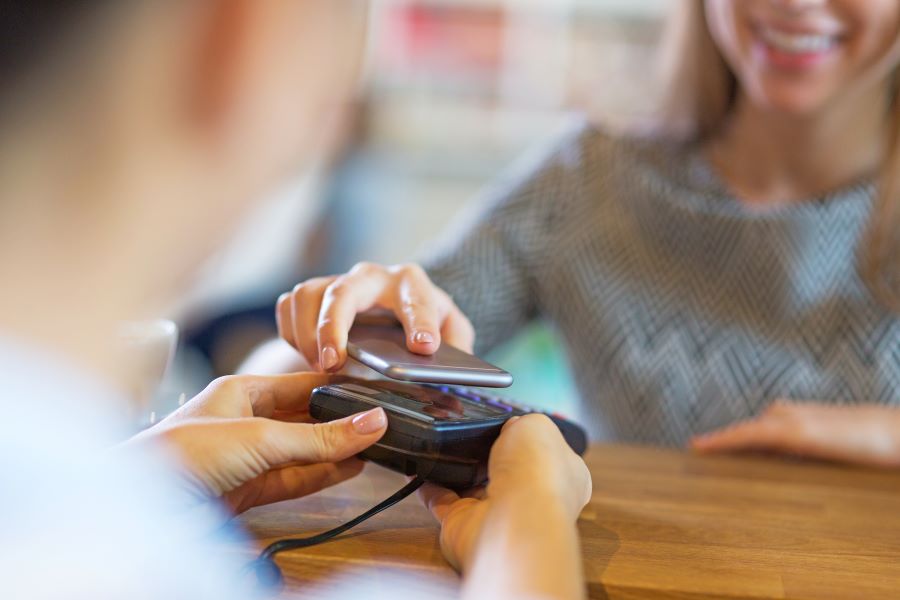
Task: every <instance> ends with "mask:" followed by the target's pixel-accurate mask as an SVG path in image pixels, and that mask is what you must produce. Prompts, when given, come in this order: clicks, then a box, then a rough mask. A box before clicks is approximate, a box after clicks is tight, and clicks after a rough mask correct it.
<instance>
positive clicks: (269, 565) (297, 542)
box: [246, 477, 425, 587]
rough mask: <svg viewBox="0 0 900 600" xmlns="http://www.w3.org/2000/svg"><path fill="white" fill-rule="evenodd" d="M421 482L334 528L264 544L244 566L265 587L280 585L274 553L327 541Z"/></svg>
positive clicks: (407, 494) (408, 486) (405, 488)
mask: <svg viewBox="0 0 900 600" xmlns="http://www.w3.org/2000/svg"><path fill="white" fill-rule="evenodd" d="M423 483H425V480H424V479H422V478H421V477H416V478H415V479H413V480H412V481H410V482H409V483H407V484H406V485H405V486H403V487H402V488H401V489H400V490H399V491H398V492H397V493H396V494H394V495H392V496H391V497H390V498H387V499H386V500H384V501H383V502H381V503H379V504H376V505H375V506H373V507H372V508H370V509H369V510H367V511H366V512H364V513H363V514H361V515H359V516H358V517H356V518H354V519H351V520H350V521H347V522H346V523H344V524H343V525H339V526H338V527H335V528H334V529H329V530H328V531H323V532H322V533H319V534H316V535H313V536H310V537H305V538H288V539H284V540H278V541H277V542H273V543H271V544H269V545H268V546H266V547H265V549H264V550H263V551H262V552H260V554H259V557H258V558H257V559H256V560H254V561H253V562H251V563H250V564H248V565H247V567H246V568H247V569H249V570H252V571H253V572H255V573H256V578H257V580H258V581H259V583H260V584H261V585H263V586H265V587H274V586H277V585H280V584H281V582H282V575H281V569H279V568H278V565H277V564H275V560H274V556H275V555H276V554H278V553H279V552H285V551H286V550H296V549H297V548H308V547H310V546H316V545H318V544H322V543H324V542H327V541H328V540H330V539H333V538H335V537H337V536H339V535H340V534H342V533H344V532H345V531H347V530H348V529H352V528H354V527H356V526H357V525H359V524H360V523H362V522H363V521H365V520H367V519H370V518H371V517H374V516H375V515H377V514H378V513H380V512H381V511H383V510H386V509H388V508H390V507H392V506H393V505H395V504H397V503H398V502H400V501H401V500H403V499H404V498H406V497H407V496H409V495H410V494H412V493H413V492H415V491H416V490H417V489H419V488H420V487H422V484H423Z"/></svg>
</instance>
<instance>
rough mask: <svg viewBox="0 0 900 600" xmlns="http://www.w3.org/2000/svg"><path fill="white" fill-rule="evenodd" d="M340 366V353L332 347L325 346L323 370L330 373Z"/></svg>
mask: <svg viewBox="0 0 900 600" xmlns="http://www.w3.org/2000/svg"><path fill="white" fill-rule="evenodd" d="M337 364H338V353H337V350H335V349H334V348H333V347H332V346H325V348H324V349H323V350H322V368H323V369H325V370H326V371H330V370H331V369H333V368H335V367H336V366H337Z"/></svg>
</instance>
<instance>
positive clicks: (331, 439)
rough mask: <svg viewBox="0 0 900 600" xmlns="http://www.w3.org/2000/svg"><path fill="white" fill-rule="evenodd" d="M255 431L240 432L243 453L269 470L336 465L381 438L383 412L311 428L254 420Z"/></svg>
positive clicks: (376, 409)
mask: <svg viewBox="0 0 900 600" xmlns="http://www.w3.org/2000/svg"><path fill="white" fill-rule="evenodd" d="M254 421H255V422H256V423H255V430H251V431H246V432H244V434H245V437H244V441H245V444H246V445H247V446H248V448H247V450H248V451H249V452H252V453H253V454H254V455H255V456H258V457H260V458H262V459H263V460H264V461H265V462H266V464H268V465H269V467H272V466H275V465H281V464H285V463H289V462H297V463H301V464H313V463H323V462H337V461H341V460H344V459H346V458H350V457H351V456H354V455H356V454H358V453H360V452H362V451H363V450H365V449H366V448H368V447H369V446H371V445H372V444H374V443H375V442H377V441H378V440H379V439H380V438H381V436H383V435H384V432H385V430H386V429H387V416H386V415H385V413H384V409H382V408H380V407H379V408H375V409H372V410H370V411H367V412H364V413H359V414H357V415H351V416H349V417H345V418H343V419H338V420H335V421H330V422H328V423H316V424H313V425H309V424H304V423H285V422H282V421H273V420H270V419H254Z"/></svg>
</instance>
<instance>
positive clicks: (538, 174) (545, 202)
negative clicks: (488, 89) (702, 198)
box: [488, 119, 692, 220]
mask: <svg viewBox="0 0 900 600" xmlns="http://www.w3.org/2000/svg"><path fill="white" fill-rule="evenodd" d="M691 154H692V148H691V147H690V146H689V145H687V144H685V143H683V142H679V141H677V140H672V139H668V138H664V137H661V136H658V135H656V134H654V133H653V132H651V131H647V132H643V131H620V130H616V129H613V128H610V127H607V126H604V125H602V124H597V123H592V122H588V121H586V120H583V119H580V120H574V121H571V122H570V123H568V124H567V126H566V127H565V128H564V129H563V130H562V131H560V132H559V133H558V134H557V135H555V136H554V137H553V138H552V139H551V140H550V141H549V142H548V143H547V142H545V143H543V144H541V145H540V146H538V147H537V148H535V149H533V150H531V151H530V152H528V153H526V154H525V155H524V156H523V157H522V158H521V159H520V160H518V161H517V162H516V163H515V164H514V166H513V167H512V168H511V169H509V170H508V171H507V172H506V173H505V174H504V175H502V176H501V177H500V178H498V179H497V180H496V181H495V183H494V184H493V185H492V186H491V188H490V190H489V194H488V196H489V202H488V205H489V206H490V207H491V212H492V213H493V214H495V215H497V216H498V217H500V216H502V217H504V218H512V219H514V220H520V219H530V220H533V219H536V218H542V217H544V218H546V217H548V216H549V215H552V214H554V213H559V212H560V211H569V210H577V209H579V208H586V207H590V208H596V207H597V205H598V203H600V202H602V200H603V199H604V198H605V197H608V196H612V195H620V194H621V193H624V194H626V195H627V194H628V193H630V191H631V190H632V189H634V186H635V184H637V183H638V182H640V181H644V180H648V179H656V180H665V181H666V182H667V183H670V184H673V183H674V184H676V185H679V186H681V185H683V184H684V183H685V182H686V181H687V176H686V172H687V171H689V168H690V164H689V156H690V155H691ZM614 192H615V193H614Z"/></svg>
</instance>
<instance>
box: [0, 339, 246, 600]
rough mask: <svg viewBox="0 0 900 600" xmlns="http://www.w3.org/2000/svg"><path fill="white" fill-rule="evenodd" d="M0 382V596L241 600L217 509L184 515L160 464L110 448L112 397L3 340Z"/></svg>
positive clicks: (114, 425)
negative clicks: (219, 526)
mask: <svg viewBox="0 0 900 600" xmlns="http://www.w3.org/2000/svg"><path fill="white" fill-rule="evenodd" d="M0 377H2V378H0V386H2V387H0V411H2V412H0V597H2V598H16V599H35V600H37V599H41V600H43V599H49V598H67V599H68V598H71V599H84V600H104V599H107V598H108V599H110V600H112V599H116V600H119V599H123V598H129V599H135V600H140V599H144V598H165V599H177V598H191V599H194V598H215V599H217V600H226V599H229V598H248V597H252V593H251V592H250V591H249V589H248V588H246V587H242V586H241V585H240V582H243V583H244V585H246V581H247V580H246V579H244V580H241V579H239V576H238V573H239V572H240V570H241V568H242V567H243V564H242V563H240V562H236V561H238V560H240V559H239V558H237V557H235V556H234V555H233V554H232V555H231V556H229V555H228V554H227V553H225V552H223V549H224V548H226V547H229V546H230V547H231V548H233V547H234V539H233V538H234V536H235V535H237V534H236V533H234V532H233V531H230V532H225V531H224V530H222V529H217V525H218V524H219V523H222V522H224V521H225V520H226V519H227V516H226V515H224V514H223V513H222V512H221V509H220V508H218V507H216V506H214V505H213V506H209V507H208V508H202V509H197V508H194V509H191V510H185V509H184V507H187V506H189V505H190V503H191V499H190V498H189V497H186V492H185V491H184V490H182V489H180V488H179V486H178V484H177V481H175V480H174V475H173V474H174V472H175V469H174V468H173V467H172V465H171V463H170V461H169V459H168V457H165V456H157V455H152V454H149V452H148V453H146V454H144V453H142V452H145V451H143V450H134V451H131V450H129V451H128V452H124V451H117V450H116V449H113V448H112V447H113V446H115V444H117V443H119V442H121V441H123V440H124V439H126V438H127V437H128V434H129V432H128V430H127V422H126V421H125V420H124V419H120V418H119V416H120V415H122V410H121V407H122V404H121V402H120V399H119V398H117V397H116V395H115V394H113V393H112V392H111V391H110V390H109V389H107V388H105V387H103V386H102V385H100V384H98V383H97V382H95V381H92V380H90V379H89V378H87V377H85V376H84V375H82V374H80V373H78V372H76V371H74V370H73V369H71V368H70V367H68V366H67V365H66V364H65V363H64V362H63V361H61V360H59V359H58V358H56V357H53V356H51V355H49V354H46V353H43V352H38V351H35V350H33V349H28V348H26V347H24V346H23V345H21V344H17V343H12V342H11V341H10V340H3V339H0ZM193 504H194V505H195V506H196V500H194V502H193ZM210 532H214V533H210ZM225 537H230V538H231V539H230V540H229V539H223V538H225Z"/></svg>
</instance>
